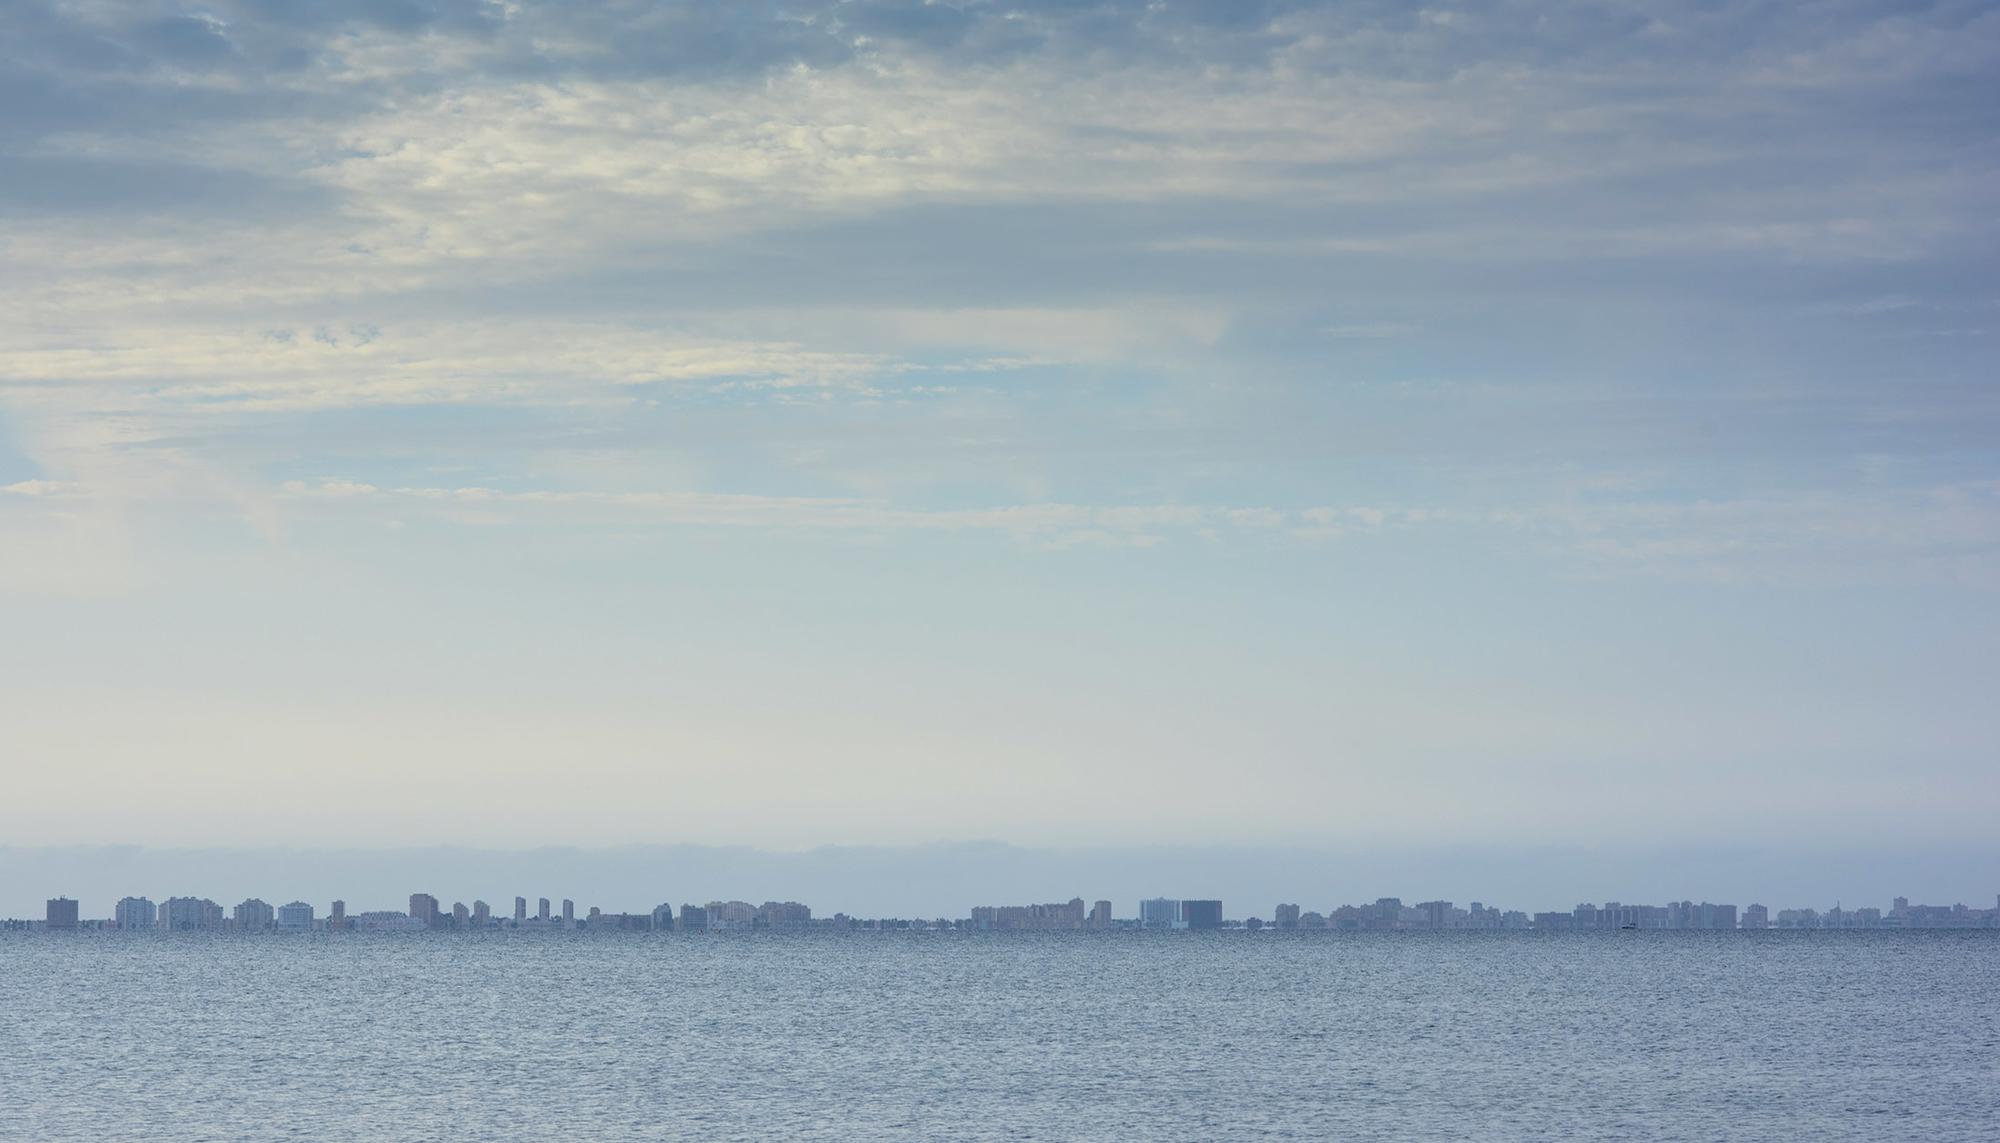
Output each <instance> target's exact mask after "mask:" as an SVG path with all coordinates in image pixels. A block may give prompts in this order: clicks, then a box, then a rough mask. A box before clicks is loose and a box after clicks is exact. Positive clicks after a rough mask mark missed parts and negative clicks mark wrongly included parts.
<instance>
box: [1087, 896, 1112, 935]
mask: <svg viewBox="0 0 2000 1143" xmlns="http://www.w3.org/2000/svg"><path fill="white" fill-rule="evenodd" d="M1090 927H1091V928H1093V929H1108V928H1110V927H1111V902H1109V901H1099V902H1097V903H1096V904H1094V905H1092V906H1091V907H1090Z"/></svg>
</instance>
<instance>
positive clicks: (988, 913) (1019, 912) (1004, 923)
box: [972, 897, 1109, 930]
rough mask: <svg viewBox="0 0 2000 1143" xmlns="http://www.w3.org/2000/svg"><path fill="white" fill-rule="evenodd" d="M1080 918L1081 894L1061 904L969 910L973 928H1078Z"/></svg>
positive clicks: (1079, 926) (989, 906)
mask: <svg viewBox="0 0 2000 1143" xmlns="http://www.w3.org/2000/svg"><path fill="white" fill-rule="evenodd" d="M1106 912H1109V909H1107V910H1106ZM1084 920H1085V917H1084V912H1083V898H1081V897H1072V898H1070V899H1069V901H1068V902H1066V903H1063V904H1048V905H981V906H979V907H978V908H976V909H974V910H972V927H973V928H975V929H994V930H1012V929H1080V928H1083V926H1084Z"/></svg>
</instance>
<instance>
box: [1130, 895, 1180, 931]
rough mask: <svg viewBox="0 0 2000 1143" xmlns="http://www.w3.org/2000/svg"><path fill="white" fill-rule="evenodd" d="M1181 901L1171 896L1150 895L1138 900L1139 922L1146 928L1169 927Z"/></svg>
mask: <svg viewBox="0 0 2000 1143" xmlns="http://www.w3.org/2000/svg"><path fill="white" fill-rule="evenodd" d="M1180 908H1181V903H1180V902H1179V901H1176V900H1174V899H1173V898H1171V897H1152V898H1149V899H1147V900H1144V901H1141V902H1139V924H1140V926H1141V927H1142V928H1148V929H1171V928H1173V927H1174V919H1175V917H1176V916H1178V915H1179V913H1180Z"/></svg>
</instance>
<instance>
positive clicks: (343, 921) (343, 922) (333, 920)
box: [306, 901, 347, 932]
mask: <svg viewBox="0 0 2000 1143" xmlns="http://www.w3.org/2000/svg"><path fill="white" fill-rule="evenodd" d="M308 910H310V906H308ZM306 916H307V920H308V922H310V920H311V917H312V914H311V912H310V911H308V912H307V914H306ZM326 927H327V928H329V929H332V930H333V931H335V932H339V931H341V930H342V929H345V928H346V927H347V902H345V901H335V902H334V903H333V907H332V908H331V909H330V910H328V911H327V914H326Z"/></svg>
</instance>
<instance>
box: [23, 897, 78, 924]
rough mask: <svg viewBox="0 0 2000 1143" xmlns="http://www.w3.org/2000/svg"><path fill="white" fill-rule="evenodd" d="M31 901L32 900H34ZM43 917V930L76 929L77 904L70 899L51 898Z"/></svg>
mask: <svg viewBox="0 0 2000 1143" xmlns="http://www.w3.org/2000/svg"><path fill="white" fill-rule="evenodd" d="M30 899H31V900H32V898H30ZM43 917H44V920H43V922H42V927H43V928H48V929H74V928H76V902H75V901H72V900H70V899H69V898H68V897H51V898H49V902H48V909H47V911H46V912H45V913H44V914H43Z"/></svg>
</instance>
